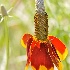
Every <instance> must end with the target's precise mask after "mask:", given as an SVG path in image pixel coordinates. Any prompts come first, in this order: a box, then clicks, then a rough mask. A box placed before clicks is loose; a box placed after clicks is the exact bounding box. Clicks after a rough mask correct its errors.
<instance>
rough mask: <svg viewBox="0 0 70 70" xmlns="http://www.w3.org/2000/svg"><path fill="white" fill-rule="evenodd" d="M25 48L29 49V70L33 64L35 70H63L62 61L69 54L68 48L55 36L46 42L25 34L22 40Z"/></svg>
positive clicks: (48, 38)
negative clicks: (56, 69)
mask: <svg viewBox="0 0 70 70" xmlns="http://www.w3.org/2000/svg"><path fill="white" fill-rule="evenodd" d="M21 44H22V46H23V47H25V48H27V64H26V67H25V70H27V68H28V66H29V64H31V66H32V69H33V70H54V65H55V66H56V67H57V68H58V70H62V63H61V60H64V59H65V57H66V56H67V54H68V50H67V48H66V46H65V45H64V44H63V43H62V42H61V41H60V40H59V39H58V38H57V37H55V36H48V37H47V39H46V41H42V40H38V39H37V38H36V37H34V36H32V35H30V34H25V35H24V36H23V37H22V39H21Z"/></svg>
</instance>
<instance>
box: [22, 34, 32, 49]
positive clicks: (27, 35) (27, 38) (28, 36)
mask: <svg viewBox="0 0 70 70" xmlns="http://www.w3.org/2000/svg"><path fill="white" fill-rule="evenodd" d="M30 38H32V35H30V34H25V35H24V36H23V37H22V39H21V45H22V46H23V47H25V48H26V45H27V42H28V40H29V39H30Z"/></svg>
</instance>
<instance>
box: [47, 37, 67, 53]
mask: <svg viewBox="0 0 70 70" xmlns="http://www.w3.org/2000/svg"><path fill="white" fill-rule="evenodd" d="M48 37H49V40H50V41H51V43H52V44H53V45H54V46H55V48H56V49H57V50H58V51H59V52H60V53H62V54H63V53H64V51H65V49H66V47H65V45H64V44H63V43H62V42H61V41H60V40H59V39H58V38H56V37H54V36H48Z"/></svg>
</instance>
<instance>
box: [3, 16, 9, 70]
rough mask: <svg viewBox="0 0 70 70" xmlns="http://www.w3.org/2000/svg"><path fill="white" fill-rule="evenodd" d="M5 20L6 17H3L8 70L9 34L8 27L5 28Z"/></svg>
mask: <svg viewBox="0 0 70 70" xmlns="http://www.w3.org/2000/svg"><path fill="white" fill-rule="evenodd" d="M7 19H8V17H7V16H5V17H4V25H5V42H6V70H8V64H9V32H8V26H7Z"/></svg>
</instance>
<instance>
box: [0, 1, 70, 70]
mask: <svg viewBox="0 0 70 70" xmlns="http://www.w3.org/2000/svg"><path fill="white" fill-rule="evenodd" d="M44 1H45V2H44V3H45V9H46V12H47V14H48V22H49V32H48V33H49V35H54V36H56V37H58V38H59V39H61V41H63V43H65V45H66V46H67V48H68V51H69V52H68V56H67V58H66V59H65V60H64V61H63V65H64V69H63V70H70V0H44ZM1 4H3V5H4V6H5V8H6V10H9V9H10V8H12V10H11V11H10V13H9V15H10V16H12V17H8V18H7V20H5V21H4V22H0V70H24V67H25V64H26V49H25V48H23V47H22V46H21V43H20V40H21V38H22V36H23V34H25V33H30V34H32V35H34V14H35V0H0V6H1ZM0 14H1V8H0ZM0 20H1V17H0ZM5 24H7V28H8V30H9V36H8V38H9V48H8V49H9V59H8V69H6V61H7V59H6V58H7V55H6V51H8V50H7V49H6V45H5V44H6V40H5V35H6V32H5V27H4V26H5ZM30 70H31V69H30ZM55 70H56V69H55Z"/></svg>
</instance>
